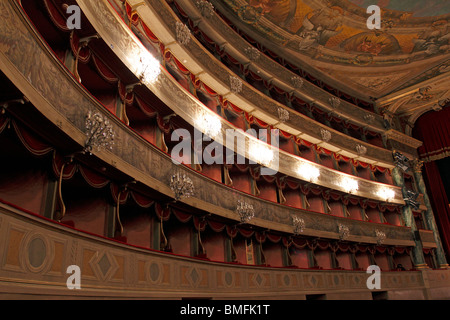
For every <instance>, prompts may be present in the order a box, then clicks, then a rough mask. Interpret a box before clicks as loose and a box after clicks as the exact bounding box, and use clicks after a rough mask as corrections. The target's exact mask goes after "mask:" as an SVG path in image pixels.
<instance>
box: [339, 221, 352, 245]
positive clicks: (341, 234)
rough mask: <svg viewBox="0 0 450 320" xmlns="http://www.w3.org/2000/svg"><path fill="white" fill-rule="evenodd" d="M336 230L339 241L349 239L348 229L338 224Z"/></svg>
mask: <svg viewBox="0 0 450 320" xmlns="http://www.w3.org/2000/svg"><path fill="white" fill-rule="evenodd" d="M338 230H339V239H340V240H341V241H343V240H346V239H347V238H348V237H349V235H350V229H349V228H348V227H347V226H346V225H343V224H339V226H338Z"/></svg>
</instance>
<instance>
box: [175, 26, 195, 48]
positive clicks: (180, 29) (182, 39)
mask: <svg viewBox="0 0 450 320" xmlns="http://www.w3.org/2000/svg"><path fill="white" fill-rule="evenodd" d="M176 31H177V41H178V42H179V43H180V44H182V45H183V46H187V45H188V44H189V42H190V41H191V30H189V28H188V27H187V26H186V25H185V24H184V23H182V22H180V21H177V26H176Z"/></svg>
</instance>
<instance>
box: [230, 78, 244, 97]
mask: <svg viewBox="0 0 450 320" xmlns="http://www.w3.org/2000/svg"><path fill="white" fill-rule="evenodd" d="M230 89H231V92H233V93H235V94H238V93H241V91H242V80H241V79H239V78H238V77H235V76H230Z"/></svg>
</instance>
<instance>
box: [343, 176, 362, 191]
mask: <svg viewBox="0 0 450 320" xmlns="http://www.w3.org/2000/svg"><path fill="white" fill-rule="evenodd" d="M340 186H341V187H342V188H344V190H345V191H346V192H347V193H351V192H356V191H358V189H359V185H358V181H356V180H354V179H351V178H348V177H344V178H342V180H341V183H340Z"/></svg>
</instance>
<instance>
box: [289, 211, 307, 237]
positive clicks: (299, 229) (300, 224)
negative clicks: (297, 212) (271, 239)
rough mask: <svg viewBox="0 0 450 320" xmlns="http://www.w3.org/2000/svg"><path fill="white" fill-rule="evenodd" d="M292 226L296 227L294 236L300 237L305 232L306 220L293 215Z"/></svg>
mask: <svg viewBox="0 0 450 320" xmlns="http://www.w3.org/2000/svg"><path fill="white" fill-rule="evenodd" d="M291 217H292V224H293V226H294V234H295V235H299V234H300V233H303V232H304V231H305V220H304V219H303V218H300V217H298V216H294V215H292V216H291Z"/></svg>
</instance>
